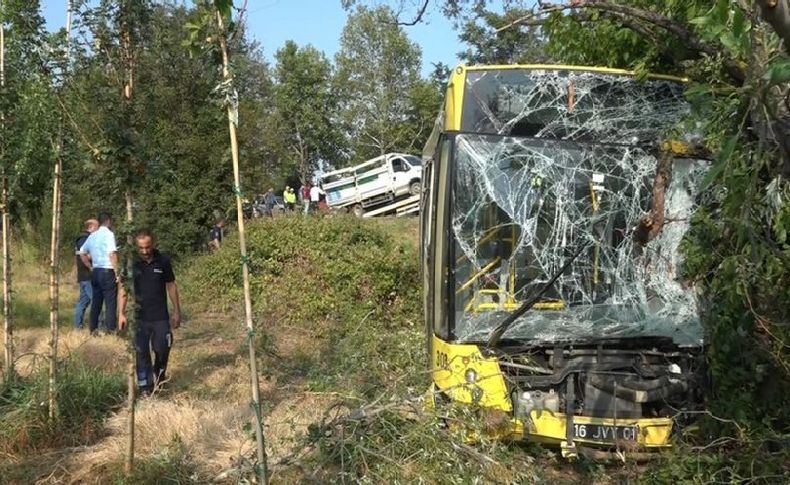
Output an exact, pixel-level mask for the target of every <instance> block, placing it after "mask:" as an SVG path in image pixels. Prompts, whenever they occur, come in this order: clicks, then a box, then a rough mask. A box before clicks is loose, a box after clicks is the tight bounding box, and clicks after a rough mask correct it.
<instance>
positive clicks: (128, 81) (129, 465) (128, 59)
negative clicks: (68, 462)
mask: <svg viewBox="0 0 790 485" xmlns="http://www.w3.org/2000/svg"><path fill="white" fill-rule="evenodd" d="M122 28H123V32H122V33H121V41H122V44H123V56H124V63H125V68H126V76H125V80H124V86H123V96H122V103H124V106H125V108H126V110H125V111H126V113H127V116H130V115H129V113H131V110H130V109H129V103H131V101H132V96H133V94H134V53H133V45H132V36H131V34H130V32H129V30H130V26H129V24H128V23H124V24H123V27H122ZM126 122H127V126H131V124H132V120H131V118H127V120H126ZM132 161H133V159H132V156H129V157H128V158H127V161H126V167H127V170H130V171H131V167H132ZM129 173H131V172H129ZM131 180H132V177H131V176H128V177H127V187H126V191H125V192H124V201H125V202H126V227H127V231H128V232H127V236H126V244H127V246H128V253H127V254H128V256H129V257H128V258H127V264H128V265H129V266H128V270H129V274H131V251H133V249H132V245H133V244H134V236H133V235H132V222H133V221H134V196H133V195H132V188H131V186H130V185H131ZM121 284H124V283H119V287H120V285H121ZM126 289H127V292H126V294H127V298H128V300H127V301H130V302H131V312H130V313H131V314H132V318H131V319H130V320H129V321H128V322H129V327H128V332H129V375H128V379H127V388H126V409H127V411H128V413H129V421H128V422H127V432H128V433H129V441H128V442H127V443H126V460H125V466H124V468H125V470H126V473H127V474H131V473H132V471H133V470H134V445H135V442H134V433H135V423H134V419H135V412H134V407H135V404H136V402H137V396H136V392H135V391H136V389H135V388H136V384H137V383H136V379H135V368H136V364H135V348H134V346H135V342H134V337H135V327H136V325H137V322H136V321H135V318H136V315H137V312H136V310H135V305H136V300H135V297H134V294H133V289H132V287H131V285H128V284H127V286H126ZM119 290H120V288H119Z"/></svg>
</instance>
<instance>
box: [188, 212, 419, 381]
mask: <svg viewBox="0 0 790 485" xmlns="http://www.w3.org/2000/svg"><path fill="white" fill-rule="evenodd" d="M413 229H414V221H413V220H411V221H404V222H401V221H386V222H382V221H369V220H359V219H355V218H352V217H311V218H307V219H304V218H302V217H282V218H276V219H273V220H263V221H260V222H253V223H252V224H250V225H249V226H248V235H247V246H248V252H249V258H250V267H251V290H252V300H253V308H254V310H255V312H256V316H257V319H256V320H257V326H258V329H259V331H258V335H257V339H258V343H259V346H260V348H261V349H262V350H263V351H264V352H265V353H267V354H269V355H275V356H277V357H278V358H279V362H280V363H284V364H285V366H286V367H290V368H291V369H292V370H293V371H294V372H300V373H303V374H307V375H308V377H310V379H311V382H312V383H313V385H315V386H317V387H319V388H320V387H324V386H326V385H330V384H332V383H334V382H337V381H338V380H342V381H344V382H345V384H346V386H348V387H349V388H353V389H355V390H357V391H358V392H362V393H365V394H367V393H372V392H375V390H376V389H377V388H380V387H381V386H382V385H383V384H384V383H390V382H392V381H393V380H399V383H403V384H406V385H414V384H417V383H420V384H422V385H425V384H427V380H426V379H425V375H424V374H421V373H420V371H422V370H423V369H425V366H424V364H423V363H424V352H423V343H422V342H423V340H422V339H423V328H422V325H421V323H420V322H421V321H422V316H421V314H420V306H421V303H420V283H419V270H418V256H417V249H416V237H413V236H412V235H410V233H412V234H413V233H414V230H413ZM184 280H185V281H187V289H186V291H185V292H184V293H185V294H189V295H191V296H190V298H191V299H193V300H195V302H196V303H198V304H199V303H200V302H201V301H204V302H211V305H212V308H215V309H216V308H217V307H220V308H225V309H231V308H234V307H235V308H238V305H239V302H241V300H242V281H241V271H240V260H239V252H238V244H237V241H236V240H235V238H234V237H233V236H231V237H229V238H228V240H227V241H226V243H225V246H224V247H223V248H222V249H221V250H220V251H217V252H216V253H213V254H210V255H206V256H203V257H200V258H198V259H197V260H196V261H194V263H193V264H192V265H191V266H190V268H189V269H188V271H187V273H186V277H185V278H184Z"/></svg>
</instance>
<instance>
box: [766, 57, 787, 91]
mask: <svg viewBox="0 0 790 485" xmlns="http://www.w3.org/2000/svg"><path fill="white" fill-rule="evenodd" d="M763 78H764V79H766V80H768V81H769V82H770V83H771V84H781V83H784V82H787V81H790V58H788V57H779V58H777V59H775V60H774V61H773V62H772V63H771V64H770V65H769V66H768V69H766V71H765V75H764V76H763Z"/></svg>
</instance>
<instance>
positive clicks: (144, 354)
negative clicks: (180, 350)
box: [118, 230, 181, 395]
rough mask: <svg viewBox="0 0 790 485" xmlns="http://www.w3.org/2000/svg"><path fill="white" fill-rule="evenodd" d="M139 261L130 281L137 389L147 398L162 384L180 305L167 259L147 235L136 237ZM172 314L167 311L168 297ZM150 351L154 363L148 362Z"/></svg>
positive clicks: (122, 311)
mask: <svg viewBox="0 0 790 485" xmlns="http://www.w3.org/2000/svg"><path fill="white" fill-rule="evenodd" d="M135 244H136V245H137V252H138V257H136V258H135V260H134V261H133V263H132V280H133V287H134V298H135V302H136V312H135V317H136V319H135V321H136V323H137V328H136V329H135V348H136V350H137V386H138V387H139V388H140V392H141V393H142V394H144V395H145V394H150V393H151V392H152V391H153V390H154V387H155V386H158V385H160V384H161V383H162V382H164V381H165V379H166V375H165V371H166V370H167V359H168V357H169V356H170V348H171V347H172V346H173V332H172V330H174V329H176V328H178V327H179V326H180V325H181V303H180V302H179V298H178V287H177V286H176V277H175V275H174V274H173V266H172V265H171V263H170V257H169V256H167V255H166V254H164V253H160V252H159V250H157V249H156V248H155V247H154V238H153V235H152V234H151V232H150V231H147V230H142V231H139V232H138V233H137V235H136V236H135ZM168 296H170V303H172V304H173V313H172V315H171V314H169V312H168V309H167V297H168ZM125 310H126V292H125V291H121V294H120V315H119V317H118V322H119V324H120V328H124V327H125V326H126V315H125ZM151 347H153V349H154V356H155V358H154V361H153V363H152V362H151Z"/></svg>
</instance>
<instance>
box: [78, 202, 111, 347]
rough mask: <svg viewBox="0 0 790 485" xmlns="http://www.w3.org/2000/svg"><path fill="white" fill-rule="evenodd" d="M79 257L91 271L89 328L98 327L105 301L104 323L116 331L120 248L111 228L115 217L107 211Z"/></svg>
mask: <svg viewBox="0 0 790 485" xmlns="http://www.w3.org/2000/svg"><path fill="white" fill-rule="evenodd" d="M80 258H81V259H82V262H83V264H85V266H86V267H87V268H88V269H89V270H90V271H91V291H92V292H93V300H92V301H91V319H90V331H91V333H94V332H96V331H97V330H98V328H99V314H100V313H101V307H102V305H104V313H105V314H104V324H105V326H106V327H107V331H108V332H115V330H116V328H115V327H116V325H115V323H116V318H117V316H118V283H119V282H120V273H119V272H118V248H117V246H116V245H115V234H113V232H112V217H111V216H110V214H108V213H106V212H102V213H101V214H99V228H98V229H97V230H96V231H94V232H93V233H91V235H90V236H88V239H86V240H85V243H84V244H83V245H82V247H80Z"/></svg>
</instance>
